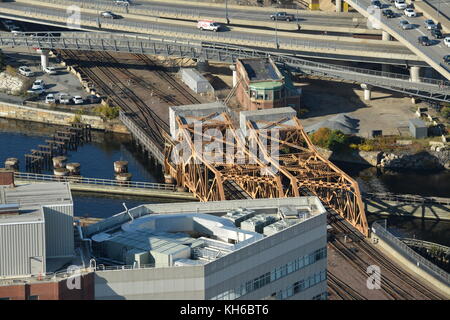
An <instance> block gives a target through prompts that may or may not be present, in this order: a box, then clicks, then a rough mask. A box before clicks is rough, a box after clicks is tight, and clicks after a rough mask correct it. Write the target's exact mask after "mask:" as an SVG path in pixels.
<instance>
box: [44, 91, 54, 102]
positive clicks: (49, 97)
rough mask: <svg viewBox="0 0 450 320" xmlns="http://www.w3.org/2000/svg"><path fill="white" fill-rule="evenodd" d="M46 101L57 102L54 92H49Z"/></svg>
mask: <svg viewBox="0 0 450 320" xmlns="http://www.w3.org/2000/svg"><path fill="white" fill-rule="evenodd" d="M45 103H56V99H55V96H54V95H53V94H52V93H49V94H48V95H47V96H46V97H45Z"/></svg>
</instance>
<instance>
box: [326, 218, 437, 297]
mask: <svg viewBox="0 0 450 320" xmlns="http://www.w3.org/2000/svg"><path fill="white" fill-rule="evenodd" d="M331 226H332V227H334V228H335V229H336V230H337V231H338V232H340V233H341V234H344V235H346V236H347V238H351V239H352V242H351V244H352V246H350V245H348V244H347V243H344V242H343V241H341V240H340V239H339V238H338V237H335V239H334V240H333V241H331V242H329V244H330V246H331V247H332V248H334V249H335V250H336V252H338V253H339V254H340V255H341V256H342V257H343V258H344V259H345V260H346V261H348V262H349V263H350V264H351V265H352V266H353V267H354V268H355V269H356V270H358V271H359V272H360V273H361V274H363V275H364V277H367V272H366V271H367V267H368V266H369V265H377V266H379V267H380V269H381V271H382V274H381V290H383V291H384V292H385V293H386V295H387V296H389V297H390V298H392V299H395V300H410V299H418V298H419V299H430V300H443V299H445V298H444V297H442V296H441V295H439V294H437V293H435V292H434V291H432V290H431V289H430V288H428V287H426V286H425V285H423V284H421V283H420V282H418V281H417V279H415V278H414V277H412V276H411V275H410V274H409V273H407V272H406V271H404V270H403V269H401V268H399V267H398V266H397V265H395V264H394V263H392V262H390V261H389V260H388V259H386V257H385V256H384V255H383V254H382V253H380V252H379V251H378V250H377V249H375V248H373V247H372V246H371V245H370V244H369V243H367V242H366V240H365V239H364V238H363V237H362V236H361V235H360V234H359V233H358V232H356V231H355V230H353V229H352V228H350V227H349V226H348V225H347V224H346V223H345V222H344V221H342V219H341V218H340V217H339V216H337V215H334V214H331ZM352 247H353V248H352ZM362 255H364V256H365V257H364V258H363V257H362Z"/></svg>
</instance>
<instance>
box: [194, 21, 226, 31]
mask: <svg viewBox="0 0 450 320" xmlns="http://www.w3.org/2000/svg"><path fill="white" fill-rule="evenodd" d="M197 28H198V29H200V30H202V31H203V30H210V31H214V32H217V31H219V30H220V24H218V23H217V22H214V21H211V20H200V21H199V22H198V23H197Z"/></svg>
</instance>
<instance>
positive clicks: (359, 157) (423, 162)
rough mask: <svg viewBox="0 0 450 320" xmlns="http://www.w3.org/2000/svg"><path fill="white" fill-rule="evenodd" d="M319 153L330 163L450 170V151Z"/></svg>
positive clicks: (322, 151) (321, 149) (320, 151)
mask: <svg viewBox="0 0 450 320" xmlns="http://www.w3.org/2000/svg"><path fill="white" fill-rule="evenodd" d="M316 149H317V151H319V153H320V154H321V155H322V156H324V157H325V158H327V159H329V160H330V161H336V162H344V163H351V164H358V165H364V166H371V167H380V168H388V169H413V170H414V169H415V170H433V171H436V170H449V169H450V150H449V149H445V148H442V149H440V151H431V150H430V151H422V152H418V153H392V152H383V151H360V150H353V151H348V152H345V153H343V152H341V153H339V152H333V151H331V150H327V149H324V148H320V147H316Z"/></svg>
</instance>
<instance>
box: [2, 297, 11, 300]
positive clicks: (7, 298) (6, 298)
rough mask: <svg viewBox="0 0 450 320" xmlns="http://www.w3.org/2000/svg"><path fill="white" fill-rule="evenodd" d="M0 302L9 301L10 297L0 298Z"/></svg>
mask: <svg viewBox="0 0 450 320" xmlns="http://www.w3.org/2000/svg"><path fill="white" fill-rule="evenodd" d="M0 300H11V298H10V297H4V298H0Z"/></svg>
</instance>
